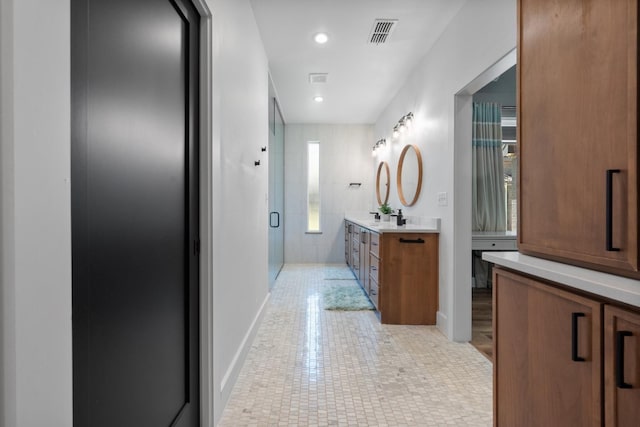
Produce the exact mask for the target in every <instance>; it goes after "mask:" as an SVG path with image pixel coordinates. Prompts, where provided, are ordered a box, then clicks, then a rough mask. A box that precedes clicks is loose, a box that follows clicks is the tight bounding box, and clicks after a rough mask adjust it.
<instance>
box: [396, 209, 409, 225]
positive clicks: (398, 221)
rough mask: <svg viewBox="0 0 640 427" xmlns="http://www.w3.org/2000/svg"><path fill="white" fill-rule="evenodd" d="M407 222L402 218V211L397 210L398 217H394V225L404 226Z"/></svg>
mask: <svg viewBox="0 0 640 427" xmlns="http://www.w3.org/2000/svg"><path fill="white" fill-rule="evenodd" d="M406 223H407V220H406V219H404V218H403V217H402V209H398V216H397V217H396V224H397V225H398V227H400V226H402V225H405V224H406Z"/></svg>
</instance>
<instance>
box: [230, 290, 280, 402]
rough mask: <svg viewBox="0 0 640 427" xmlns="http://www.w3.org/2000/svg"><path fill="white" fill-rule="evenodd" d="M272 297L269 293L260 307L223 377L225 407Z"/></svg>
mask: <svg viewBox="0 0 640 427" xmlns="http://www.w3.org/2000/svg"><path fill="white" fill-rule="evenodd" d="M270 297H271V293H268V294H267V296H266V298H265V299H264V301H263V302H262V305H261V306H260V309H259V310H258V313H257V314H256V316H255V318H254V319H253V322H252V323H251V326H250V327H249V330H248V331H247V333H246V334H245V336H244V339H243V340H242V342H241V343H240V347H239V348H238V351H236V354H235V355H234V356H233V360H232V361H231V364H230V365H229V369H227V372H225V374H224V377H222V381H221V382H220V397H221V402H222V406H223V407H225V406H226V405H227V400H228V399H229V395H230V394H231V390H232V389H233V386H234V385H235V383H236V380H237V379H238V375H239V374H240V370H241V369H242V366H243V365H244V361H245V359H246V357H247V353H249V349H250V348H251V344H252V343H253V339H254V338H255V336H256V333H257V332H258V327H259V326H260V323H261V322H262V317H263V316H264V311H265V307H266V306H267V302H268V301H269V298H270Z"/></svg>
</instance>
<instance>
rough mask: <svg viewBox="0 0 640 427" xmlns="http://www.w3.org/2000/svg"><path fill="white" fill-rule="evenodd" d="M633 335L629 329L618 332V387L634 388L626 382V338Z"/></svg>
mask: <svg viewBox="0 0 640 427" xmlns="http://www.w3.org/2000/svg"><path fill="white" fill-rule="evenodd" d="M630 336H633V334H632V333H631V332H629V331H618V332H616V386H617V387H618V388H632V387H631V384H627V383H625V382H624V339H625V338H626V337H630Z"/></svg>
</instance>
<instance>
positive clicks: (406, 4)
mask: <svg viewBox="0 0 640 427" xmlns="http://www.w3.org/2000/svg"><path fill="white" fill-rule="evenodd" d="M463 3H464V0H315V1H313V0H251V5H252V7H253V11H254V15H255V19H256V22H257V24H258V28H259V31H260V35H261V37H262V41H263V43H264V47H265V49H266V52H267V56H268V58H269V68H270V70H271V76H272V79H273V82H274V85H275V87H276V91H277V93H278V98H279V101H280V107H281V109H282V111H283V115H284V118H285V121H286V122H287V123H374V122H375V121H376V119H377V118H378V116H379V115H380V113H381V112H382V109H383V108H384V107H385V106H386V105H387V104H388V103H389V102H390V101H391V99H393V97H394V96H395V94H396V93H397V92H398V90H399V89H400V88H401V87H402V84H403V83H404V82H405V80H406V78H407V77H408V76H409V74H410V73H411V71H412V70H413V69H414V67H415V66H416V65H417V64H418V62H419V61H420V60H421V59H422V58H423V57H424V55H425V54H426V53H427V51H428V50H429V49H430V48H431V46H432V45H433V43H434V42H435V41H436V40H437V39H438V37H439V36H440V34H441V33H442V31H443V30H444V29H445V27H446V26H447V24H448V23H449V22H450V21H451V19H452V18H453V17H454V16H455V14H456V13H457V12H458V11H459V10H460V8H461V7H462V4H463ZM379 18H383V19H397V20H398V23H397V24H396V28H395V30H394V31H393V33H392V34H391V36H390V37H389V38H388V40H387V42H386V43H385V44H380V45H374V44H368V38H369V34H370V32H371V29H372V27H373V23H374V20H375V19H379ZM320 31H323V32H326V33H327V34H329V42H327V43H326V44H324V45H318V44H316V43H315V42H314V41H313V36H314V34H316V33H318V32H320ZM309 73H329V79H328V82H327V83H326V84H317V83H316V84H311V83H309ZM315 95H322V96H323V97H324V102H323V103H316V102H315V101H314V100H313V97H314V96H315Z"/></svg>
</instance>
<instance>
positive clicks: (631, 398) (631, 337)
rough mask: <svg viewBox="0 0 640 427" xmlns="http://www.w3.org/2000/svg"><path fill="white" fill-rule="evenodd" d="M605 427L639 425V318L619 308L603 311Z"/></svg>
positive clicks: (610, 307) (608, 308)
mask: <svg viewBox="0 0 640 427" xmlns="http://www.w3.org/2000/svg"><path fill="white" fill-rule="evenodd" d="M604 321H605V332H604V364H605V366H604V369H605V371H604V389H605V391H604V395H605V410H604V413H605V425H606V426H619V427H624V426H637V425H638V423H639V422H640V421H639V420H640V315H638V314H635V313H631V312H630V311H627V310H623V309H620V308H617V307H612V306H606V307H605V310H604Z"/></svg>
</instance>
